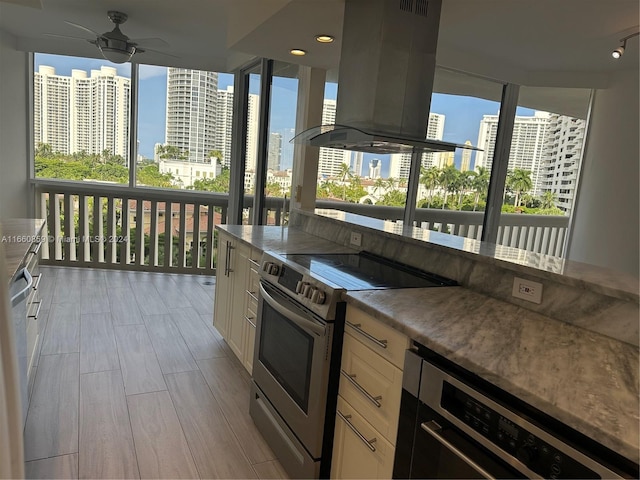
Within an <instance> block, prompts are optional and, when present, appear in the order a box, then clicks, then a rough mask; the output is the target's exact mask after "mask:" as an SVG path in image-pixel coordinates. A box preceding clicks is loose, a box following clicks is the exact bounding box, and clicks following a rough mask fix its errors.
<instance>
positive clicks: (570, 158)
mask: <svg viewBox="0 0 640 480" xmlns="http://www.w3.org/2000/svg"><path fill="white" fill-rule="evenodd" d="M584 134H585V121H584V120H581V119H578V118H573V117H567V116H565V115H558V114H551V115H550V117H549V123H548V125H547V137H546V142H545V145H544V148H543V156H542V161H541V165H540V190H541V191H542V193H544V192H552V193H553V194H555V197H556V201H555V205H556V206H557V207H558V208H560V210H562V211H563V212H564V213H565V215H570V214H571V210H572V208H573V201H574V197H575V190H576V186H577V185H576V184H577V181H578V170H579V167H580V161H581V159H582V146H583V141H584Z"/></svg>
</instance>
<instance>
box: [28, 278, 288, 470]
mask: <svg viewBox="0 0 640 480" xmlns="http://www.w3.org/2000/svg"><path fill="white" fill-rule="evenodd" d="M42 271H43V273H44V276H43V280H42V283H41V290H40V292H41V296H42V307H41V318H42V319H43V326H44V332H43V333H42V335H43V336H42V342H41V354H40V357H39V360H38V366H37V373H36V376H35V382H34V386H33V394H32V398H31V403H30V405H29V410H28V415H27V423H26V427H25V459H26V460H27V463H26V476H27V478H286V473H285V472H284V471H283V469H282V467H281V466H280V464H279V463H278V462H277V460H275V457H274V455H273V452H272V451H271V450H270V449H269V446H268V445H267V444H266V443H265V441H264V440H263V439H262V437H261V436H260V434H259V433H258V431H257V430H256V428H255V426H254V425H253V422H252V420H251V418H250V417H249V375H248V374H247V372H246V371H245V370H244V368H243V367H242V365H241V364H240V362H238V361H237V360H236V358H235V356H234V355H233V353H232V352H231V350H230V349H229V348H228V347H227V345H226V344H225V342H224V340H223V339H222V337H221V336H220V334H219V333H218V332H217V331H216V330H215V328H213V326H212V317H213V296H214V288H215V286H214V285H213V282H214V279H213V278H211V277H203V276H195V275H177V274H157V273H138V272H123V271H111V270H95V269H84V268H82V269H81V268H58V267H42ZM207 282H208V283H209V284H207Z"/></svg>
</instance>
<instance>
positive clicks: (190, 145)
mask: <svg viewBox="0 0 640 480" xmlns="http://www.w3.org/2000/svg"><path fill="white" fill-rule="evenodd" d="M217 96H218V74H217V72H207V71H203V70H192V69H188V68H169V69H168V71H167V114H166V115H167V124H166V133H165V143H166V144H167V145H171V146H174V147H178V148H179V149H180V150H182V151H188V152H189V155H188V159H189V161H190V162H199V163H203V162H208V161H209V152H211V150H214V149H215V148H216V144H215V128H216V104H217Z"/></svg>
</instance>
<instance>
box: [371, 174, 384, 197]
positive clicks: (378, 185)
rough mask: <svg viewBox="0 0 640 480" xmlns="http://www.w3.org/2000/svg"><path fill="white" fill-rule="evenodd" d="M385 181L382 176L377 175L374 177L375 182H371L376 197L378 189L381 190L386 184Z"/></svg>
mask: <svg viewBox="0 0 640 480" xmlns="http://www.w3.org/2000/svg"><path fill="white" fill-rule="evenodd" d="M386 184H387V183H386V182H385V180H384V178H382V177H378V178H376V180H375V182H373V194H374V195H375V196H376V197H377V196H378V192H379V191H380V190H383V189H384V188H385V186H386Z"/></svg>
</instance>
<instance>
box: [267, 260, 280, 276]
mask: <svg viewBox="0 0 640 480" xmlns="http://www.w3.org/2000/svg"><path fill="white" fill-rule="evenodd" d="M279 274H280V266H279V265H276V264H275V263H272V264H271V265H270V266H269V275H279Z"/></svg>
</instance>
